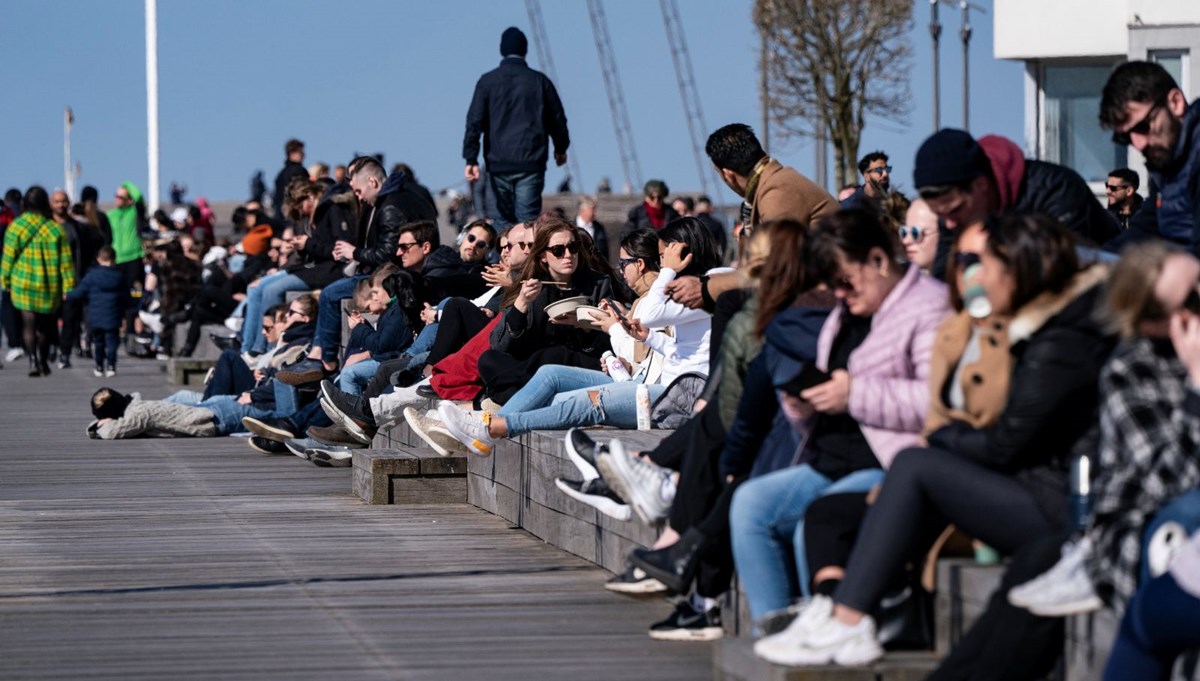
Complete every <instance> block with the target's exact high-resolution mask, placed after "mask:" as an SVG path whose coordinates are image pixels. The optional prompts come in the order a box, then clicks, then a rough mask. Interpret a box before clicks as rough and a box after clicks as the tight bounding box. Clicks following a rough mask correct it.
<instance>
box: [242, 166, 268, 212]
mask: <svg viewBox="0 0 1200 681" xmlns="http://www.w3.org/2000/svg"><path fill="white" fill-rule="evenodd" d="M266 195H267V182H266V180H264V179H263V171H261V170H259V171H257V172H255V173H254V177H251V178H250V200H249V201H247V202H246V203H258V204H261V203H262V202H263V200H264V198H265V197H266Z"/></svg>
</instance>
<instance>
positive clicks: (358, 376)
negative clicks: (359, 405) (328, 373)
mask: <svg viewBox="0 0 1200 681" xmlns="http://www.w3.org/2000/svg"><path fill="white" fill-rule="evenodd" d="M378 368H379V362H376V361H375V360H373V359H364V360H362V361H361V362H356V363H354V364H351V365H350V366H348V367H346V368H345V369H342V372H341V373H340V374H338V378H337V387H338V390H341V391H342V392H345V393H350V394H351V395H361V394H362V392H363V389H364V388H366V387H367V381H369V380H371V377H372V376H374V375H375V370H376V369H378Z"/></svg>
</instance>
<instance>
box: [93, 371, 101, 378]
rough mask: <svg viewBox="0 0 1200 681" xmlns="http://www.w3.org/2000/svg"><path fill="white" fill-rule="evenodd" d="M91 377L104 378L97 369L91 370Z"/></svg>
mask: <svg viewBox="0 0 1200 681" xmlns="http://www.w3.org/2000/svg"><path fill="white" fill-rule="evenodd" d="M92 375H93V376H95V377H96V378H100V377H102V376H104V372H103V371H101V370H99V369H92Z"/></svg>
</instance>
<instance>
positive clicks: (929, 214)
mask: <svg viewBox="0 0 1200 681" xmlns="http://www.w3.org/2000/svg"><path fill="white" fill-rule="evenodd" d="M899 234H900V244H901V245H902V246H904V254H905V256H906V257H907V258H908V261H909V262H910V263H912V264H914V265H916V266H917V267H918V268H920V270H921V271H922V272H924V273H926V274H929V273H930V271H931V270H932V268H933V261H934V260H935V259H936V258H937V250H938V217H937V214H936V213H934V212H933V210H931V209H930V208H929V204H927V203H925V201H924V200H923V199H916V200H914V201H913V202H912V203H911V204H910V205H909V206H908V211H907V212H906V213H905V219H904V226H902V227H900V229H899Z"/></svg>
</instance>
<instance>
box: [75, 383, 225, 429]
mask: <svg viewBox="0 0 1200 681" xmlns="http://www.w3.org/2000/svg"><path fill="white" fill-rule="evenodd" d="M132 397H133V401H132V402H130V403H129V406H128V407H126V408H125V415H124V416H122V417H121V418H119V419H109V420H106V421H105V422H104V423H103V424H101V423H100V422H99V421H92V422H91V423H90V424H88V427H87V433H88V437H90V438H92V439H93V440H125V439H128V438H134V437H139V436H142V435H145V436H148V437H215V436H216V435H217V422H216V420H215V419H214V417H213V412H212V410H211V409H205V408H204V407H188V406H185V405H182V404H174V403H171V402H162V401H159V400H143V399H142V396H141V395H139V394H137V393H133V395H132Z"/></svg>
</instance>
